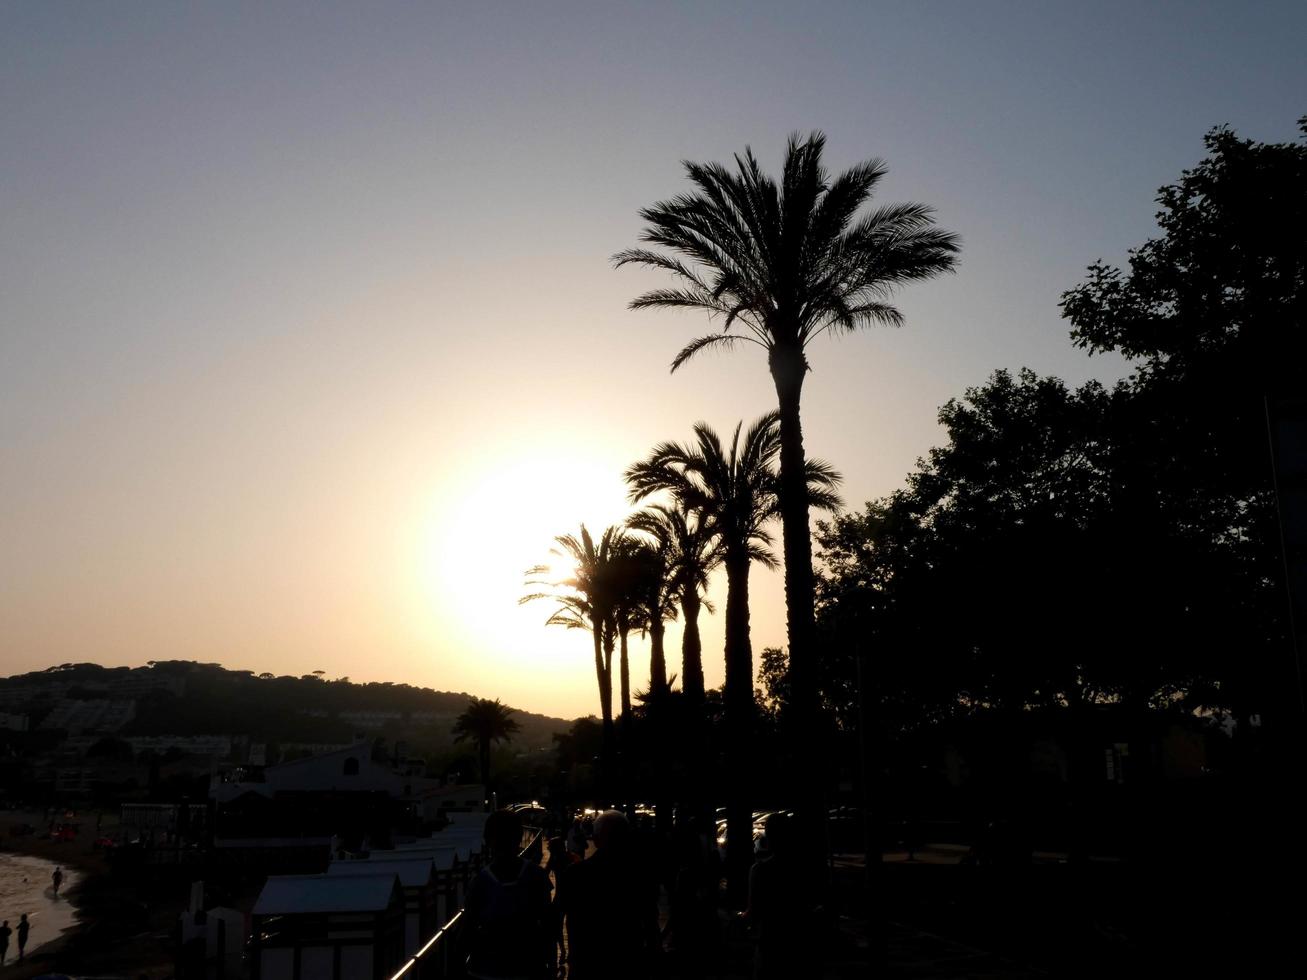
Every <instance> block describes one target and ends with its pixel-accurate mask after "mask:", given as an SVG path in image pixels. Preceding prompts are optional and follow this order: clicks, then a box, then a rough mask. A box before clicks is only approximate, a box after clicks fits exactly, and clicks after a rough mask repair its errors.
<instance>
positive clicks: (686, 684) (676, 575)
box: [626, 491, 721, 710]
mask: <svg viewBox="0 0 1307 980" xmlns="http://www.w3.org/2000/svg"><path fill="white" fill-rule="evenodd" d="M634 493H635V492H634V491H633V495H634ZM626 526H627V527H629V528H631V529H633V530H636V531H640V532H643V533H644V534H646V535H648V536H649V537H650V538H652V539H653V540H654V548H655V551H656V552H657V554H658V555H659V557H660V559H661V562H662V564H663V567H664V569H665V574H664V577H663V586H664V591H665V596H664V597H663V600H662V601H663V602H664V603H665V604H666V605H667V606H669V607H670V606H671V604H672V603H673V602H675V603H678V604H679V605H680V608H681V616H682V618H683V619H684V623H683V626H682V630H681V690H682V691H683V692H684V693H685V696H686V698H687V699H689V701H690V703H691V704H692V705H696V706H697V705H699V704H701V703H702V702H703V643H702V641H701V640H700V639H699V611H700V610H701V609H703V608H705V607H706V608H707V610H708V611H709V612H712V611H713V610H712V604H711V603H709V602H708V601H707V600H706V599H705V598H704V596H703V594H704V593H705V592H706V591H707V590H708V573H709V572H711V571H712V570H713V569H714V568H716V567H717V565H718V564H720V563H721V550H720V549H719V548H718V547H717V539H716V537H715V535H714V534H713V533H712V531H711V530H710V529H709V528H708V526H707V525H706V524H704V523H703V522H702V521H700V520H699V517H698V514H697V513H695V512H694V511H692V510H689V509H687V508H686V507H684V506H668V505H667V504H653V505H652V506H649V507H646V508H645V509H644V510H642V511H640V512H638V513H636V514H633V515H632V516H631V517H630V518H628V519H627V522H626ZM674 617H675V614H674V612H672V613H669V614H667V618H669V619H670V618H674ZM651 645H652V646H654V648H655V649H654V650H653V652H652V655H651V660H652V661H655V662H661V665H662V666H661V669H662V670H666V657H665V655H664V654H663V653H662V649H661V645H662V630H661V629H659V631H658V632H657V633H656V634H655V633H652V632H651ZM658 670H659V667H657V666H655V667H654V668H653V672H654V673H655V674H656V673H657V672H658ZM650 689H651V692H652V690H653V689H654V685H653V682H652V681H651V682H650ZM692 710H693V709H692Z"/></svg>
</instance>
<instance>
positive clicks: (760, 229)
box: [614, 133, 958, 820]
mask: <svg viewBox="0 0 1307 980" xmlns="http://www.w3.org/2000/svg"><path fill="white" fill-rule="evenodd" d="M825 144H826V139H825V137H824V136H823V135H822V134H821V133H812V134H811V135H810V136H808V138H807V139H803V140H801V139H800V138H799V136H798V135H797V134H795V135H793V136H791V137H790V140H789V143H788V145H787V147H786V153H785V162H784V165H783V170H782V174H781V179H780V181H779V182H777V181H776V180H774V179H772V178H771V177H769V176H767V175H766V174H765V173H763V171H762V168H761V167H760V166H759V164H758V161H757V159H756V158H755V157H754V155H753V152H752V150H750V149H748V148H746V149H745V151H744V155H743V156H742V157H741V156H736V158H735V164H736V167H735V170H734V171H731V170H729V169H728V168H726V167H724V166H722V165H721V164H716V163H710V164H699V163H691V162H688V161H687V162H686V164H685V170H686V175H687V177H688V178H689V179H690V181H691V183H693V184H694V187H695V190H694V191H693V192H692V193H688V194H682V195H680V196H678V197H675V198H672V199H671V200H667V201H661V202H659V203H657V204H654V205H653V206H652V207H648V208H645V209H644V210H642V211H641V212H640V216H641V218H643V219H644V221H646V222H647V227H646V228H645V230H644V232H643V234H642V235H641V239H642V241H644V242H645V243H647V244H648V245H652V246H655V248H652V249H650V248H636V249H630V250H627V251H624V252H619V253H618V254H617V255H616V256H614V260H615V262H616V264H617V265H618V266H622V265H627V264H634V265H640V266H646V267H650V268H654V269H658V270H661V271H664V272H668V273H670V274H671V275H672V276H673V277H674V278H675V280H676V281H677V283H678V285H677V286H676V287H674V288H670V289H655V290H652V291H650V292H647V293H645V294H643V295H642V296H639V297H637V298H636V299H635V300H634V301H632V303H631V306H632V307H633V308H635V309H643V308H647V307H652V308H671V309H684V308H689V309H695V310H701V311H705V312H707V313H708V315H709V316H710V317H718V316H720V317H721V318H722V321H721V331H720V332H718V333H712V334H708V335H706V336H703V337H700V338H698V339H696V340H693V341H691V342H690V343H689V344H687V345H686V346H685V347H684V348H683V349H682V350H681V352H680V353H679V354H677V355H676V357H675V359H674V360H673V361H672V370H673V371H674V370H676V369H677V368H678V367H680V366H681V365H682V364H684V363H685V362H686V361H687V360H689V359H690V358H691V357H693V356H694V355H695V354H696V353H698V352H699V351H701V350H705V349H707V348H713V347H733V346H736V345H737V344H738V343H740V342H744V343H751V344H755V345H757V346H759V347H762V348H763V349H764V350H765V351H766V352H767V363H768V368H769V370H770V372H771V376H772V381H773V383H774V385H775V388H776V396H777V401H778V406H779V422H780V485H779V492H780V511H781V516H782V524H783V542H784V555H785V604H786V616H787V626H788V634H789V650H790V659H791V662H792V665H793V666H792V674H793V678H792V683H793V686H794V707H795V718H794V725H795V728H794V732H793V735H794V737H795V738H796V739H797V740H800V741H803V740H806V739H810V738H812V737H813V735H812V732H813V731H814V730H815V728H814V726H813V724H812V723H813V722H814V721H815V717H814V715H815V712H816V710H817V694H816V681H815V677H816V658H817V652H816V650H815V648H814V646H813V642H814V638H813V630H814V613H813V569H812V541H811V536H810V532H809V524H808V507H809V495H808V490H807V476H808V472H807V469H806V467H805V455H804V448H803V433H802V428H801V422H800V411H799V406H800V397H801V394H802V390H803V383H804V379H805V378H806V377H807V373H808V370H809V366H808V360H807V356H806V353H805V351H806V348H807V346H808V344H809V343H810V342H811V341H812V340H814V339H815V338H816V337H819V336H820V335H822V334H824V333H827V332H830V333H846V332H853V331H856V330H859V329H861V328H864V327H868V326H876V325H888V326H897V325H898V324H899V323H901V322H902V315H901V314H900V313H899V311H898V310H897V309H896V308H895V307H894V306H892V305H890V303H889V302H888V299H889V297H890V295H891V293H892V292H893V291H894V290H895V288H897V287H898V286H900V285H903V284H906V283H911V282H916V281H921V280H926V279H930V278H933V277H935V276H937V275H939V274H940V273H942V272H946V271H949V270H951V269H952V268H953V266H954V262H955V257H956V253H957V251H958V241H957V238H956V237H955V236H953V235H951V234H949V233H948V232H945V231H942V230H940V229H939V228H937V227H936V226H935V224H934V221H933V212H932V210H931V209H930V208H929V207H926V206H925V205H921V204H893V205H885V206H882V207H879V208H876V209H875V210H872V211H870V212H867V213H865V214H863V215H862V217H860V218H859V217H858V212H859V210H860V209H861V208H862V206H863V205H864V204H865V203H866V202H867V201H868V200H869V199H870V198H871V195H872V193H873V191H874V190H875V188H876V186H877V184H878V183H879V182H880V180H881V178H882V177H884V175H885V172H886V167H885V164H884V163H882V162H881V161H880V160H869V161H867V162H865V163H861V164H858V165H857V166H854V167H852V168H850V169H849V170H846V171H844V172H843V173H841V174H839V175H837V176H835V177H831V176H830V175H829V174H828V172H827V171H826V169H825V167H824V166H823V165H822V159H821V158H822V152H823V149H824V147H825ZM737 325H738V326H739V327H740V328H741V332H736V333H731V332H730V331H731V328H732V327H734V326H737ZM728 615H729V611H728ZM821 807H822V804H821V800H820V796H818V797H816V798H814V799H813V800H811V801H808V800H805V801H803V810H804V813H803V815H804V816H805V817H806V818H808V819H809V820H813V819H815V818H816V817H817V816H818V815H820V814H821Z"/></svg>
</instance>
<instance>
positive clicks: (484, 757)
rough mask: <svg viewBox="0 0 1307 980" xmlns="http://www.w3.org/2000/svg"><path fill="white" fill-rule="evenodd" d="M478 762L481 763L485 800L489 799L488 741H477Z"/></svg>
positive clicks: (486, 739) (480, 739) (482, 739)
mask: <svg viewBox="0 0 1307 980" xmlns="http://www.w3.org/2000/svg"><path fill="white" fill-rule="evenodd" d="M477 755H478V760H477V761H478V762H480V763H481V782H482V784H483V785H484V786H485V791H486V799H489V798H490V739H488V738H479V739H477Z"/></svg>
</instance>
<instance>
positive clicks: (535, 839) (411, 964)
mask: <svg viewBox="0 0 1307 980" xmlns="http://www.w3.org/2000/svg"><path fill="white" fill-rule="evenodd" d="M524 829H525V830H527V831H534V833H533V834H532V835H531V838H530V840H528V841H527V842H526V846H524V847H523V848H522V850H521V851H519V852H518V855H517V856H518V857H520V858H522V859H524V860H530V859H531V857H532V855H533V854H534V855H535V858H536V860H539V858H540V847H541V839H542V837H543V836H544V831H543V830H540V829H538V828H535V827H527V828H524ZM463 914H464V910H463V909H459V910H458V911H457V912H455V913H454V914H453V915H452V916H451V917H450V919H449V921H448V922H446V923H445V924H444V925H443V926H441V927H440V928H439V929H437V930H436V934H435V935H434V936H432V937H431V938H430V939H428V940H427V941H426V944H425V945H424V946H423V947H422V948H421V949H419V950H418V951H417V952H416V953H414V954H413V955H412V957H410V958H409V961H408V962H407V963H405V964H404V965H403V966H401V967H400V968H399V970H398V971H397V972H396V973H395V974H394V975H392V976H391V978H390V980H416V978H417V977H419V976H420V977H421V978H422V980H445V978H446V977H449V976H451V973H450V966H451V965H453V966H455V967H457V968H459V969H460V970H461V967H462V964H461V963H454V964H451V963H450V957H451V956H454V955H456V954H454V953H453V951H452V948H453V945H454V937H455V936H456V935H457V933H458V932H459V930H460V928H461V927H462V924H463ZM452 975H455V976H457V975H459V974H458V973H455V974H452Z"/></svg>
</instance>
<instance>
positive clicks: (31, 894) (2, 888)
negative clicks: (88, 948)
mask: <svg viewBox="0 0 1307 980" xmlns="http://www.w3.org/2000/svg"><path fill="white" fill-rule="evenodd" d="M60 867H63V866H62V865H60ZM54 869H55V863H54V862H53V861H47V860H45V859H44V858H39V857H29V856H28V855H25V854H2V853H0V919H8V920H9V928H10V929H13V930H14V934H13V935H11V936H10V937H9V954H8V956H6V957H5V962H6V963H12V962H14V961H15V960H17V959H18V917H19V916H20V915H22V914H23V913H24V912H26V913H27V921H28V922H30V923H31V924H32V931H31V933H29V934H28V937H27V955H28V956H31V955H32V952H33V951H34V950H35V949H36V948H37V947H38V946H40V945H41V944H42V943H48V942H50V940H52V939H57V938H58V937H59V935H60V933H62V932H63V931H64V930H65V929H67V928H68V927H69V926H71V925H73V923H74V921H75V919H76V912H77V910H76V909H75V908H74V907H73V904H72V903H71V902H70V901H68V899H67V898H65V897H64V894H65V893H66V892H67V891H68V889H70V888H72V887H73V885H75V884H77V881H78V878H79V877H80V876H79V875H78V873H77V872H76V871H73V870H72V869H71V868H67V867H64V869H63V872H64V880H63V883H62V884H61V885H60V886H59V896H60V897H59V898H55V897H54V895H53V894H52V893H51V887H50V875H51V873H52V872H53V871H54Z"/></svg>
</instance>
